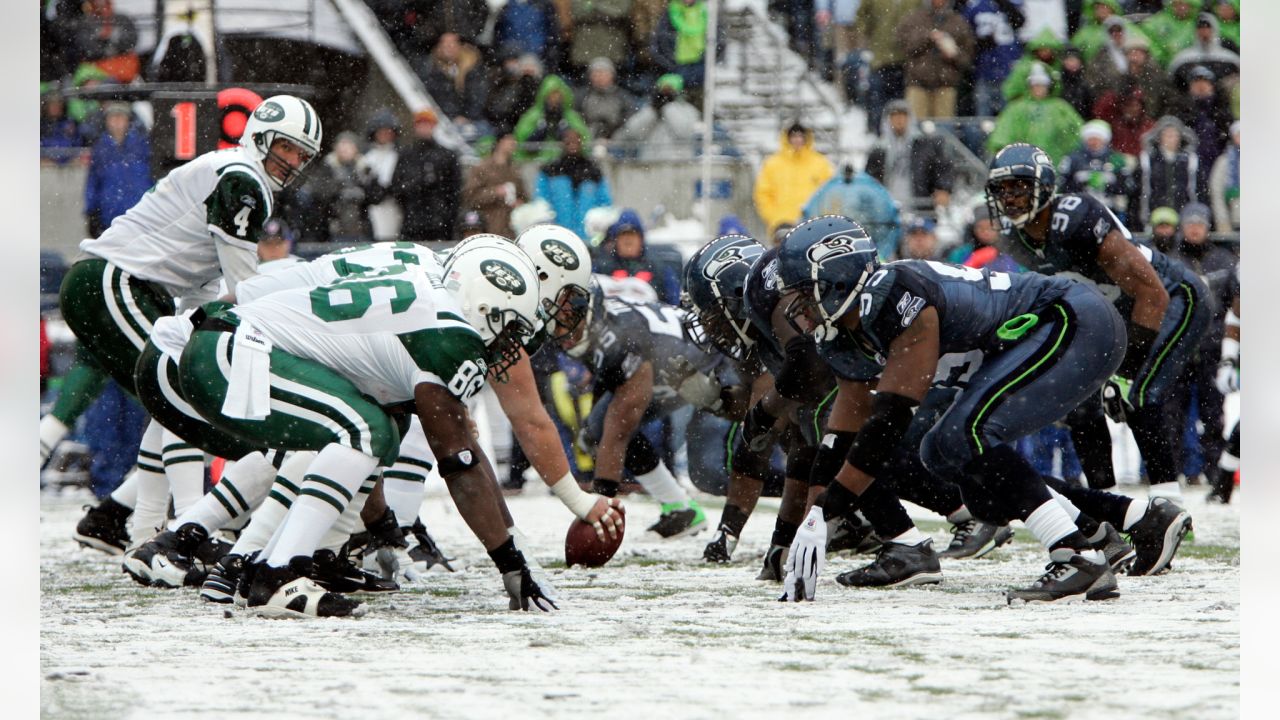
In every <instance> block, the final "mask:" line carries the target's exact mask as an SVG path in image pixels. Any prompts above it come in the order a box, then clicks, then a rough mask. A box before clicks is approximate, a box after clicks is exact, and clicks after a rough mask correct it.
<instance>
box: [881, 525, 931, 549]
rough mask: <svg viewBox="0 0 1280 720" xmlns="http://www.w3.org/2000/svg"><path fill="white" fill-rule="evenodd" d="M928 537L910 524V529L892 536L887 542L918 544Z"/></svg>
mask: <svg viewBox="0 0 1280 720" xmlns="http://www.w3.org/2000/svg"><path fill="white" fill-rule="evenodd" d="M928 539H929V538H928V537H927V536H926V535H925V534H924V533H922V532H920V531H919V530H918V529H916V527H915V526H914V525H912V526H911V529H910V530H908V531H906V532H904V533H902V534H901V535H898V536H897V537H895V538H892V539H891V540H889V542H891V543H897V544H899V545H919V544H920V543H922V542H924V541H925V540H928Z"/></svg>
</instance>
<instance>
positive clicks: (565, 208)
mask: <svg viewBox="0 0 1280 720" xmlns="http://www.w3.org/2000/svg"><path fill="white" fill-rule="evenodd" d="M560 144H561V153H560V157H558V158H556V159H554V160H552V161H551V162H548V163H547V164H546V165H543V166H542V168H541V169H540V170H539V171H538V177H537V179H536V181H535V182H534V197H537V198H542V199H543V200H546V201H547V202H548V203H550V205H551V208H552V209H553V210H555V213H556V224H557V225H563V226H564V227H567V228H569V229H570V230H572V231H574V232H576V233H578V235H580V236H583V237H586V230H585V229H584V228H583V220H584V219H585V218H586V216H587V211H588V210H590V209H592V208H596V207H608V206H609V205H612V204H613V199H612V198H611V197H610V196H609V183H608V181H607V180H605V178H604V174H603V173H602V172H601V171H600V166H599V165H597V164H596V163H595V162H594V161H593V160H592V159H591V158H589V157H587V156H586V155H585V154H584V153H583V152H582V134H581V133H579V132H578V131H577V130H576V129H574V128H566V129H565V130H564V131H563V133H562V134H561V135H560Z"/></svg>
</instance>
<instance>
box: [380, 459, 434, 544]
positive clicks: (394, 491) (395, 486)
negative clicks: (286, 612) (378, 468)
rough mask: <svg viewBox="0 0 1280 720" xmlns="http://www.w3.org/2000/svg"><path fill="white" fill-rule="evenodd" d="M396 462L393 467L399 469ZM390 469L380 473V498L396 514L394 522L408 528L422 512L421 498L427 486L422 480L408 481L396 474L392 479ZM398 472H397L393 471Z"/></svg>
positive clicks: (398, 463) (398, 464)
mask: <svg viewBox="0 0 1280 720" xmlns="http://www.w3.org/2000/svg"><path fill="white" fill-rule="evenodd" d="M399 466H400V462H399V461H396V464H395V466H393V467H399ZM392 472H393V470H392V469H387V470H383V471H382V496H383V497H384V498H386V500H387V507H389V508H391V510H392V512H394V513H395V514H396V522H398V523H399V524H400V527H402V528H403V527H409V526H410V525H412V524H413V521H414V520H417V519H418V513H419V512H420V511H421V510H422V498H423V497H424V496H425V495H426V494H427V486H426V483H425V482H424V481H423V480H408V479H405V478H404V477H401V476H399V475H398V474H397V475H396V476H395V477H393V476H392V475H391V474H390V473H392ZM394 472H397V473H398V472H399V471H394Z"/></svg>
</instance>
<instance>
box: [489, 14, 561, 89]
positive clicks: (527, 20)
mask: <svg viewBox="0 0 1280 720" xmlns="http://www.w3.org/2000/svg"><path fill="white" fill-rule="evenodd" d="M493 43H494V47H502V46H503V45H504V44H507V43H510V44H511V45H513V46H515V47H518V48H519V49H520V54H521V55H523V54H525V53H532V54H533V55H537V56H538V59H540V60H542V66H543V67H544V68H546V71H547V72H549V73H555V72H559V70H560V21H559V20H557V19H556V9H555V8H554V7H552V5H551V2H550V0H507V4H506V5H503V6H502V9H501V10H499V11H498V17H497V19H496V20H495V21H494V25H493Z"/></svg>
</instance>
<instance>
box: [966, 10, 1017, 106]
mask: <svg viewBox="0 0 1280 720" xmlns="http://www.w3.org/2000/svg"><path fill="white" fill-rule="evenodd" d="M1019 5H1020V4H1019V3H1018V2H1016V1H1015V0H969V2H967V3H965V4H964V9H962V10H961V11H960V13H961V14H962V15H964V19H965V20H968V21H969V24H970V25H972V26H973V35H974V38H975V39H976V40H977V46H976V47H975V49H974V63H973V113H974V115H979V116H983V117H988V116H995V115H998V114H1000V110H1002V109H1003V108H1004V93H1003V92H1001V89H1000V86H1001V85H1002V84H1003V83H1004V81H1005V78H1007V77H1008V76H1009V71H1010V70H1012V69H1013V64H1014V63H1016V62H1018V58H1020V57H1022V43H1020V42H1018V32H1017V31H1018V28H1021V27H1022V24H1023V20H1024V18H1023V15H1022V9H1021V8H1020V7H1019Z"/></svg>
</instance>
